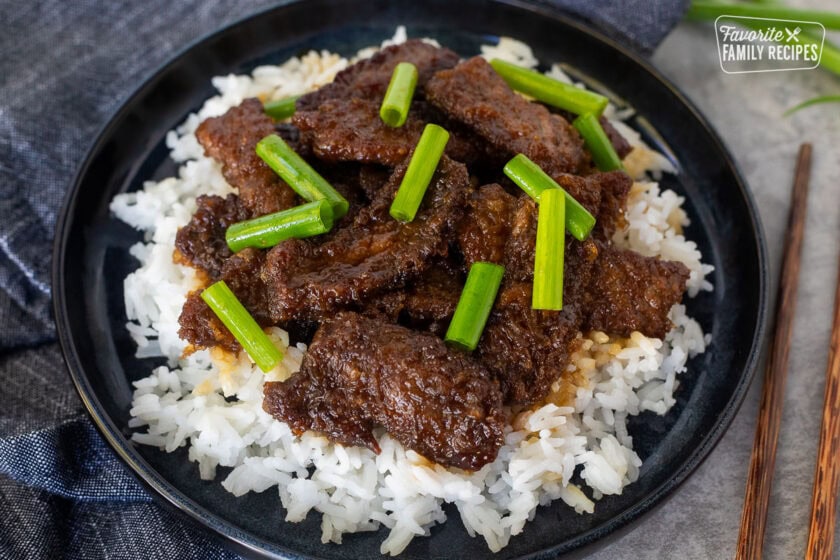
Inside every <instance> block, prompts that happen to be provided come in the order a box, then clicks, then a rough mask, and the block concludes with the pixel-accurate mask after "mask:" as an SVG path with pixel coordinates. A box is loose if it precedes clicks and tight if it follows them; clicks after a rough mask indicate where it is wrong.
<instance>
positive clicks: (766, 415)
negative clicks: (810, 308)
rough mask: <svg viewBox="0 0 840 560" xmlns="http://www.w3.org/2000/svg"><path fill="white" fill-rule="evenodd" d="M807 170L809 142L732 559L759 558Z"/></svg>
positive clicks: (801, 160) (803, 149)
mask: <svg viewBox="0 0 840 560" xmlns="http://www.w3.org/2000/svg"><path fill="white" fill-rule="evenodd" d="M810 175H811V144H802V145H801V146H800V147H799V157H798V159H797V164H796V174H795V177H794V182H793V192H792V193H791V208H790V215H789V217H788V226H787V235H786V236H785V253H784V257H783V261H782V272H781V278H780V282H779V293H778V302H777V307H776V316H775V324H774V327H773V329H774V332H773V341H772V347H771V352H770V358H769V359H768V361H767V369H766V370H765V373H764V387H763V389H762V393H761V406H760V408H759V412H758V425H757V426H756V429H755V439H754V440H753V449H752V456H751V457H750V470H749V472H748V474H747V489H746V495H745V496H744V510H743V512H742V513H741V531H740V533H739V535H738V546H737V548H736V550H735V558H736V559H739V560H745V559H750V560H752V559H759V558H761V549H762V546H763V544H764V530H765V528H766V524H767V510H768V507H769V503H770V486H771V484H772V482H773V469H774V468H775V465H776V446H777V444H778V440H779V425H780V423H781V420H782V403H783V401H784V394H785V379H786V377H787V369H788V367H787V366H788V355H789V354H790V339H791V334H792V332H793V317H794V315H795V313H796V290H797V287H798V286H799V263H800V261H801V257H802V238H803V237H804V233H805V213H806V202H807V199H808V181H809V179H810Z"/></svg>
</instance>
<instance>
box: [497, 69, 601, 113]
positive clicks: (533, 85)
mask: <svg viewBox="0 0 840 560" xmlns="http://www.w3.org/2000/svg"><path fill="white" fill-rule="evenodd" d="M490 65H491V66H492V67H493V69H494V70H495V71H496V73H497V74H498V75H499V76H501V77H502V79H503V80H504V81H505V82H507V84H508V85H509V86H510V87H511V89H514V90H516V91H520V92H522V93H524V94H526V95H530V96H531V97H533V98H534V99H536V100H537V101H542V102H543V103H546V104H548V105H552V106H554V107H557V108H558V109H563V110H565V111H569V112H571V113H574V114H576V115H579V114H581V113H595V114H596V115H600V114H601V113H603V112H604V108H605V107H606V106H607V103H608V102H609V100H608V99H607V98H606V97H604V96H603V95H599V94H597V93H595V92H592V91H588V90H585V89H581V88H579V87H576V86H573V85H572V84H567V83H564V82H561V81H560V80H555V79H554V78H549V77H548V76H546V75H544V74H540V73H539V72H536V71H534V70H529V69H528V68H522V67H521V66H517V65H516V64H512V63H510V62H505V61H504V60H499V59H498V58H494V59H493V60H491V61H490Z"/></svg>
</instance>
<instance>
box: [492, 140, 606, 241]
mask: <svg viewBox="0 0 840 560" xmlns="http://www.w3.org/2000/svg"><path fill="white" fill-rule="evenodd" d="M504 172H505V175H507V176H508V177H509V178H510V180H511V181H513V182H514V183H516V184H517V185H518V186H519V188H521V189H522V190H523V191H525V192H526V193H528V195H529V196H530V197H531V198H533V199H534V201H535V202H537V203H539V202H540V194H541V193H542V192H543V191H545V190H546V189H560V190H561V191H562V192H563V194H565V195H566V229H567V230H569V233H571V234H572V235H574V236H575V239H577V240H578V241H583V240H584V239H586V238H587V236H588V235H589V232H591V231H592V228H593V227H594V226H595V217H594V216H593V215H592V214H590V213H589V211H588V210H587V209H586V208H584V207H583V206H581V204H580V202H578V201H577V200H575V199H574V197H572V195H570V194H569V193H567V192H566V191H565V189H563V187H561V186H560V185H558V184H557V183H556V182H555V181H554V179H552V178H551V177H549V176H548V175H547V174H546V172H545V171H543V170H542V169H541V168H540V166H539V165H537V164H536V163H534V162H533V161H531V160H530V159H528V158H527V157H526V156H525V155H524V154H517V155H516V156H514V157H513V159H511V160H510V161H509V162H507V164H506V165H505V168H504Z"/></svg>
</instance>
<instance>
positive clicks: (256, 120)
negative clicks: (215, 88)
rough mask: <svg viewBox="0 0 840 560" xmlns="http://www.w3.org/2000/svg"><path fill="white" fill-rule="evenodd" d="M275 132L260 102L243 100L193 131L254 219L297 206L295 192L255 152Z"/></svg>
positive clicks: (271, 121)
mask: <svg viewBox="0 0 840 560" xmlns="http://www.w3.org/2000/svg"><path fill="white" fill-rule="evenodd" d="M274 133H275V124H274V121H273V120H272V119H271V117H269V116H268V115H266V114H265V113H264V112H263V107H262V103H261V102H260V100H259V99H246V100H245V101H243V102H242V103H241V104H240V105H238V106H236V107H233V108H232V109H230V110H228V112H227V113H225V114H224V115H222V116H220V117H214V118H210V119H207V120H205V121H204V122H202V123H201V124H200V125H199V127H198V129H197V130H196V131H195V136H196V138H197V139H198V142H199V143H200V144H201V145H202V146H203V147H204V153H205V154H207V155H208V156H210V157H212V158H213V159H215V160H217V161H218V162H219V163H221V164H222V173H223V174H224V176H225V179H226V180H227V182H228V183H230V184H231V186H233V187H236V188H237V189H239V196H240V198H241V199H242V204H243V205H244V206H245V208H247V209H248V210H249V211H250V212H251V214H252V215H253V216H255V217H256V216H262V215H264V214H271V213H272V212H279V211H280V210H285V209H287V208H291V207H292V206H295V205H296V204H298V198H297V195H296V194H295V192H294V191H293V190H291V189H290V188H289V186H288V185H286V183H284V182H283V180H282V179H280V177H278V176H277V174H276V173H275V172H274V171H272V169H271V168H270V167H268V165H266V164H265V162H263V160H262V159H260V157H259V156H258V155H257V154H256V152H255V148H256V145H257V143H258V142H259V141H260V140H262V139H263V138H265V137H266V136H268V135H269V134H274Z"/></svg>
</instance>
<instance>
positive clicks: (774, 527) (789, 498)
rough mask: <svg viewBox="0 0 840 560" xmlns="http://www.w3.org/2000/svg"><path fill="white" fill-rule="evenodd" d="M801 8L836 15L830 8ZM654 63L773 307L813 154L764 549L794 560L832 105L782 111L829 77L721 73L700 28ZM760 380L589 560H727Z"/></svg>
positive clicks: (836, 198)
mask: <svg viewBox="0 0 840 560" xmlns="http://www.w3.org/2000/svg"><path fill="white" fill-rule="evenodd" d="M810 4H811V6H813V7H820V4H821V6H822V8H823V9H836V8H837V7H838V5H837V4H836V3H835V2H834V1H832V0H823V1H822V2H821V3H820V2H811V3H810ZM653 62H654V64H655V65H656V66H657V67H658V68H659V69H660V70H662V71H663V72H664V73H665V75H666V76H668V77H669V78H670V79H672V80H673V81H674V82H675V83H676V84H677V85H678V86H679V87H680V88H681V89H682V90H683V91H684V92H685V93H686V94H687V95H688V97H690V98H691V99H692V100H693V101H694V102H695V103H696V104H697V105H698V106H699V108H700V110H701V111H702V112H703V113H704V114H705V115H706V117H707V118H708V119H709V120H710V121H711V123H712V125H713V126H714V127H715V128H716V129H717V131H718V133H719V134H720V135H721V137H722V138H723V140H724V142H725V143H726V144H727V146H728V147H729V149H730V151H731V152H732V154H733V156H734V157H735V160H736V161H737V162H738V164H739V165H740V167H741V170H742V171H743V173H744V175H745V177H746V179H747V182H748V183H749V186H750V189H751V190H752V193H753V195H754V197H755V200H756V203H757V205H758V208H759V211H760V213H761V219H762V222H763V225H764V232H765V235H766V240H767V249H768V254H769V258H770V274H771V278H772V279H771V287H770V294H771V299H772V301H775V295H776V286H777V284H778V274H779V268H780V266H781V259H782V247H783V241H784V234H785V226H786V223H787V214H788V208H789V205H790V200H789V199H790V190H791V185H792V180H793V170H794V163H795V158H796V152H797V149H798V146H799V144H800V143H801V142H805V141H810V142H812V143H813V145H814V155H813V168H812V176H811V185H810V194H809V199H808V221H807V225H806V228H805V241H804V250H803V255H802V269H801V276H800V285H799V295H798V299H797V311H796V320H795V322H794V331H793V345H792V350H791V354H790V369H789V377H788V382H787V385H786V393H785V401H784V411H783V417H782V427H781V435H780V439H779V448H778V455H777V459H776V461H777V462H776V474H775V478H774V481H773V491H772V497H771V502H770V514H769V518H768V522H767V523H768V524H767V535H766V541H765V548H764V552H765V558H768V559H788V558H801V557H802V556H803V554H804V551H805V545H806V543H807V540H808V522H809V516H810V508H811V485H812V484H813V479H814V467H815V464H816V453H817V439H818V436H819V431H820V419H821V413H822V406H823V389H824V386H825V368H826V363H827V360H828V340H829V333H830V329H831V319H832V306H833V297H834V286H835V282H836V276H837V267H838V257H840V157H838V155H840V150H838V146H840V105H838V104H836V103H835V104H833V105H832V104H827V105H822V106H815V107H812V108H809V109H805V110H803V111H801V112H799V113H796V114H794V115H792V116H790V117H782V113H783V112H784V111H785V110H786V109H788V108H789V107H791V106H793V105H795V104H796V103H798V102H800V101H803V100H805V99H808V98H810V97H813V96H815V95H826V94H837V93H840V78H837V77H835V76H833V75H831V74H828V73H827V72H824V71H813V70H812V71H798V72H783V73H769V74H767V73H760V74H731V75H729V74H724V73H723V72H722V71H721V69H720V66H719V63H718V55H717V47H716V44H715V36H714V28H713V27H712V26H711V25H703V24H681V25H680V26H679V27H678V28H677V29H676V30H675V31H674V32H673V33H672V34H671V35H670V36H669V37H668V38H667V39H666V41H665V42H664V43H663V44H662V45H661V46H660V47H659V49H658V50H657V52H656V54H655V55H654V57H653ZM766 353H767V352H766V350H765V355H766ZM763 374H764V370H763V366H762V367H761V368H760V369H759V370H758V372H757V374H756V378H755V381H754V383H753V385H752V387H751V388H750V391H749V394H748V395H747V398H746V400H745V401H744V404H743V406H742V408H741V410H740V411H739V412H738V415H737V416H736V417H735V420H734V422H733V423H732V426H731V427H730V428H729V430H728V431H727V433H726V435H725V436H724V437H723V439H722V440H721V442H720V444H719V445H718V446H717V448H716V449H715V450H714V451H713V452H712V453H711V455H710V456H709V457H708V458H707V459H706V461H705V462H704V463H703V464H702V465H701V466H700V468H699V469H698V470H697V472H695V473H694V475H692V476H691V477H690V478H689V479H688V481H687V482H686V483H685V484H684V485H683V486H682V487H681V488H679V489H678V490H677V491H676V492H675V494H674V495H673V497H672V498H671V499H670V500H669V501H667V502H666V503H665V504H664V505H663V506H662V507H660V508H659V509H658V510H656V511H654V512H652V513H650V514H649V515H647V516H646V517H645V518H644V519H642V520H641V521H640V522H639V523H637V525H636V526H635V528H634V529H632V530H631V532H629V533H628V534H626V535H625V536H624V537H622V538H621V539H619V540H617V541H615V542H614V543H611V544H610V545H608V546H606V547H604V548H603V549H601V550H600V551H598V552H597V553H596V554H594V555H593V556H592V557H593V558H597V559H607V558H639V559H642V558H674V557H678V556H679V557H682V558H690V559H695V558H731V557H732V556H733V553H734V551H735V546H736V542H737V539H738V529H739V524H740V519H741V507H742V504H743V498H744V487H745V484H746V479H747V467H748V465H749V461H750V451H751V447H752V441H753V434H754V431H755V426H756V421H757V417H758V403H759V398H760V392H761V386H762V382H763ZM835 535H836V537H835V557H840V531H838V532H836V533H835Z"/></svg>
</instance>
